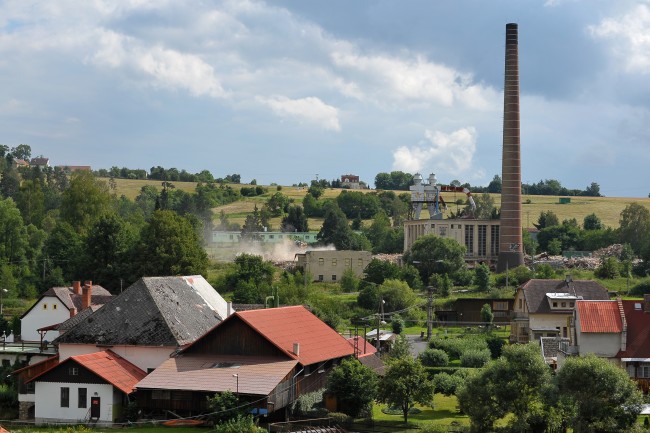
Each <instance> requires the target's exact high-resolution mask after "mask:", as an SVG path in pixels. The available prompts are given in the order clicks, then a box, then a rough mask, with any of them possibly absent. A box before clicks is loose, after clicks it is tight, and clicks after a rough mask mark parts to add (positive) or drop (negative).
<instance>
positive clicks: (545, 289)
mask: <svg viewBox="0 0 650 433" xmlns="http://www.w3.org/2000/svg"><path fill="white" fill-rule="evenodd" d="M521 290H523V292H524V299H525V300H526V304H527V305H528V312H529V313H533V314H544V313H558V312H563V313H566V312H568V311H571V310H573V309H567V310H562V311H558V310H553V311H551V307H550V306H549V304H548V301H547V300H546V294H547V293H570V294H572V295H573V294H575V295H576V296H577V297H582V298H581V299H584V300H586V301H603V300H608V299H609V295H608V293H607V289H606V288H605V287H603V286H601V285H600V284H598V283H597V282H596V281H591V280H574V281H571V282H569V283H568V285H567V283H566V282H565V281H564V280H537V279H533V280H529V281H528V282H527V283H525V284H524V285H523V286H521Z"/></svg>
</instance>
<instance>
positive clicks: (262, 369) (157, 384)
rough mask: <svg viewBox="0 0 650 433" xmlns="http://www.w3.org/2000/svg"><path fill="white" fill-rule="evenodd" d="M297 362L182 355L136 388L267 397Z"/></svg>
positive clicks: (242, 357)
mask: <svg viewBox="0 0 650 433" xmlns="http://www.w3.org/2000/svg"><path fill="white" fill-rule="evenodd" d="M297 363H298V361H296V360H293V359H290V360H287V359H283V358H272V357H252V356H235V355H189V356H185V355H180V356H177V357H174V358H169V359H168V360H166V361H165V362H163V363H162V364H161V365H160V366H159V367H158V368H156V369H155V370H154V371H153V372H151V373H149V375H148V376H147V377H145V378H144V379H142V381H141V382H140V383H138V384H137V385H136V388H138V389H168V390H186V391H207V392H222V391H232V392H236V391H239V393H240V394H249V395H264V396H266V395H269V394H270V393H271V392H272V391H273V389H274V388H275V387H276V386H277V385H278V384H279V383H280V382H281V381H282V380H283V379H284V378H285V377H286V376H287V375H288V374H289V373H291V371H292V370H293V368H294V367H295V366H296V364H297ZM234 374H236V375H237V376H236V377H235V376H233V375H234ZM237 382H239V383H237ZM237 385H239V389H237Z"/></svg>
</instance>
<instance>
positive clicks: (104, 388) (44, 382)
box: [28, 350, 146, 426]
mask: <svg viewBox="0 0 650 433" xmlns="http://www.w3.org/2000/svg"><path fill="white" fill-rule="evenodd" d="M145 376H146V373H145V372H144V371H143V370H142V369H140V368H138V367H136V366H135V365H133V364H132V363H130V362H129V361H127V360H126V359H124V358H122V357H121V356H119V355H118V354H116V353H115V352H112V351H111V350H102V351H99V352H94V353H87V354H85V355H76V356H71V357H70V358H68V359H66V360H64V361H63V362H60V363H57V364H55V365H52V366H50V367H49V368H48V369H46V370H45V371H43V372H41V373H40V374H38V375H37V376H35V377H34V378H32V379H31V380H30V381H29V382H28V383H34V384H35V396H36V401H35V414H34V421H35V423H36V424H38V425H41V424H50V423H70V422H92V423H93V424H95V425H108V426H111V425H112V424H113V423H114V422H115V421H117V420H118V419H120V417H121V416H122V414H123V409H124V408H125V407H126V406H128V403H129V395H130V394H131V393H132V392H133V387H134V386H135V384H136V383H138V382H139V381H140V380H142V379H143V378H144V377H145Z"/></svg>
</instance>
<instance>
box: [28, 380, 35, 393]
mask: <svg viewBox="0 0 650 433" xmlns="http://www.w3.org/2000/svg"><path fill="white" fill-rule="evenodd" d="M25 394H36V383H35V382H34V381H33V380H32V381H31V382H29V383H27V384H26V385H25Z"/></svg>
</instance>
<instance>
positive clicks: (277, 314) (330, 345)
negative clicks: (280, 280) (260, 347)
mask: <svg viewBox="0 0 650 433" xmlns="http://www.w3.org/2000/svg"><path fill="white" fill-rule="evenodd" d="M235 314H236V315H237V316H238V317H240V318H241V319H242V320H244V321H245V322H246V323H248V324H249V325H250V326H251V327H252V328H253V329H255V330H257V331H258V332H259V333H260V334H262V335H263V336H264V337H266V338H267V339H268V340H269V341H270V342H271V343H273V344H275V345H276V346H277V347H279V348H280V349H282V350H284V351H285V352H286V353H287V354H289V355H290V356H291V357H292V358H294V359H297V360H298V362H300V363H301V364H302V365H309V364H314V363H316V362H320V361H325V360H328V359H335V358H340V357H343V356H349V355H353V354H354V348H353V347H352V346H351V345H350V343H348V342H347V340H346V339H345V338H343V337H342V336H341V335H339V333H338V332H336V331H335V330H333V329H332V328H330V327H329V326H328V325H327V324H326V323H325V322H323V321H322V320H320V319H319V318H318V317H316V316H315V315H314V314H312V313H311V312H310V311H308V310H307V309H306V308H305V307H303V306H301V305H299V306H294V307H282V308H268V309H265V310H251V311H242V312H241V313H235ZM294 343H299V344H300V350H299V355H296V354H294V353H293V345H294Z"/></svg>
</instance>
